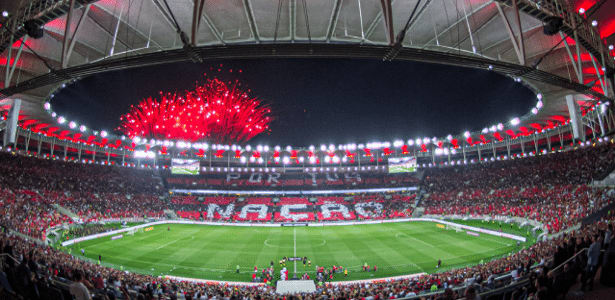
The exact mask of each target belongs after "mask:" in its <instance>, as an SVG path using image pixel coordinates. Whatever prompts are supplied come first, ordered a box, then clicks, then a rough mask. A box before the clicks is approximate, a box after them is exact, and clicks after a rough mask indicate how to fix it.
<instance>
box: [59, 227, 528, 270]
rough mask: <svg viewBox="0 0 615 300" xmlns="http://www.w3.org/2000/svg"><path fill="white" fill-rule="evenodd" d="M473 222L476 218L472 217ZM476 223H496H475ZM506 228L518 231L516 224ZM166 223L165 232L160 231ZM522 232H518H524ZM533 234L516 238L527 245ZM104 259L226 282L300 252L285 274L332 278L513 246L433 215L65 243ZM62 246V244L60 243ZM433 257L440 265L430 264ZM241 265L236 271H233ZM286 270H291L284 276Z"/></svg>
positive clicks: (487, 255)
mask: <svg viewBox="0 0 615 300" xmlns="http://www.w3.org/2000/svg"><path fill="white" fill-rule="evenodd" d="M478 222H480V221H478ZM472 225H475V226H481V225H484V226H483V227H491V228H494V227H499V224H491V223H483V224H480V223H477V224H472ZM504 226H505V227H504V229H506V230H505V231H512V233H516V234H523V233H525V231H524V230H523V229H519V228H516V227H515V228H510V229H509V228H508V226H509V225H504ZM167 227H170V231H167ZM524 235H525V234H524ZM532 242H533V240H532V239H529V240H528V242H526V243H524V244H522V245H521V247H523V246H527V245H529V244H530V243H532ZM80 249H85V259H89V260H92V261H94V260H97V259H98V255H102V258H103V264H104V265H107V266H110V267H114V268H118V269H123V270H128V271H133V272H137V273H144V274H150V275H174V276H182V277H190V278H201V279H210V280H227V281H250V280H251V274H252V272H253V269H254V266H257V267H258V269H259V270H262V268H264V267H268V266H269V264H270V261H274V265H275V269H276V270H275V272H274V274H276V275H278V274H279V270H280V268H281V267H280V265H279V260H280V259H281V258H282V257H284V256H286V257H292V256H295V251H296V256H298V257H303V256H307V257H308V258H309V259H310V260H311V261H312V266H311V267H307V266H304V265H303V263H302V262H297V263H296V267H295V264H294V263H293V262H289V263H287V268H288V269H289V271H290V274H292V273H293V271H294V270H295V268H296V271H297V276H298V277H300V276H301V274H303V273H305V272H307V273H309V274H310V275H311V276H312V278H313V277H314V276H313V275H314V274H315V267H316V266H317V265H318V266H327V267H330V266H331V265H337V266H340V265H341V266H343V267H345V268H348V269H349V272H350V274H349V276H348V277H346V278H345V277H344V276H343V275H342V274H336V275H335V278H334V280H358V279H371V278H378V277H388V276H396V275H405V274H413V273H419V272H426V273H434V272H438V271H443V270H447V269H450V268H458V267H463V266H466V265H472V264H478V263H480V262H481V261H485V262H486V261H488V260H490V259H494V258H497V257H501V256H503V255H508V254H510V253H511V252H514V251H518V250H519V247H517V243H516V241H514V240H510V239H506V238H499V237H495V236H490V235H485V234H481V235H480V236H479V237H474V236H470V235H468V234H466V233H465V232H455V231H454V230H447V229H441V228H438V227H436V224H435V223H432V222H404V223H386V224H366V225H354V226H326V227H233V226H206V225H187V224H171V225H159V226H155V227H154V230H152V231H148V232H138V233H135V235H134V236H131V235H127V234H124V238H122V239H118V240H111V238H110V237H103V238H99V239H95V240H90V241H86V242H82V243H79V244H77V245H73V246H71V249H70V251H71V253H72V254H73V255H77V256H81V252H80ZM67 250H68V249H67ZM438 259H441V260H442V267H441V268H440V269H436V264H437V261H438ZM366 262H367V264H369V265H370V266H374V265H376V266H378V271H377V272H363V271H362V270H361V266H362V265H363V264H364V263H366ZM236 265H240V267H241V270H240V273H239V274H237V273H236V272H235V268H236ZM291 276H292V275H291Z"/></svg>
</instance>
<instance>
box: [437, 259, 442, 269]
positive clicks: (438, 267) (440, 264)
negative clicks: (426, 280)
mask: <svg viewBox="0 0 615 300" xmlns="http://www.w3.org/2000/svg"><path fill="white" fill-rule="evenodd" d="M440 266H442V260H441V259H438V265H437V266H436V269H440Z"/></svg>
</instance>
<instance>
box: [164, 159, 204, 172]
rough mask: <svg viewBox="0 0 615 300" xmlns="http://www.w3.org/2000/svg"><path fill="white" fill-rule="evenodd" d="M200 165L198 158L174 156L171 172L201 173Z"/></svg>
mask: <svg viewBox="0 0 615 300" xmlns="http://www.w3.org/2000/svg"><path fill="white" fill-rule="evenodd" d="M200 165H201V164H200V163H199V161H198V160H196V159H181V158H173V159H172V160H171V174H177V175H199V168H200Z"/></svg>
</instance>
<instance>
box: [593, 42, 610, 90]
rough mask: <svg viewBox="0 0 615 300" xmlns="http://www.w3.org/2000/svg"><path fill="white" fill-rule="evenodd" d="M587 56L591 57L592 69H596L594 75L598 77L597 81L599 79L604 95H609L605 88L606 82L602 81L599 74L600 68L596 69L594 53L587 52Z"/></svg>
mask: <svg viewBox="0 0 615 300" xmlns="http://www.w3.org/2000/svg"><path fill="white" fill-rule="evenodd" d="M589 57H590V58H591V59H592V64H593V65H594V70H596V77H598V81H600V87H602V92H603V93H604V95H605V96H607V97H608V96H609V90H608V89H607V88H606V82H605V81H604V78H603V77H602V76H600V70H599V69H598V64H596V59H595V58H594V55H593V54H591V53H589Z"/></svg>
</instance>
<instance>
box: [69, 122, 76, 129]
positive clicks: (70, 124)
mask: <svg viewBox="0 0 615 300" xmlns="http://www.w3.org/2000/svg"><path fill="white" fill-rule="evenodd" d="M68 127H70V129H74V128H75V127H77V123H75V121H70V122H69V123H68Z"/></svg>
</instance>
